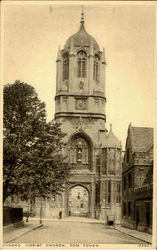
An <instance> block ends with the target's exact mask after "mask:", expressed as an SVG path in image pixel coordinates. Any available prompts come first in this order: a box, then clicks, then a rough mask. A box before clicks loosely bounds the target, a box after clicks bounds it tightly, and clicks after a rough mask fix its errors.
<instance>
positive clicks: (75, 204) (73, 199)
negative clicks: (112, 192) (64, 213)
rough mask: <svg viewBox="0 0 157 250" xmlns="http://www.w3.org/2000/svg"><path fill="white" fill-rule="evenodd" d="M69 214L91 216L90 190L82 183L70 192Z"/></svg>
mask: <svg viewBox="0 0 157 250" xmlns="http://www.w3.org/2000/svg"><path fill="white" fill-rule="evenodd" d="M68 205H69V216H81V217H88V216H89V192H88V190H87V189H86V188H85V187H83V186H80V185H77V186H74V187H72V188H71V189H70V192H69V202H68Z"/></svg>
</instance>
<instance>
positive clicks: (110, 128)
mask: <svg viewBox="0 0 157 250" xmlns="http://www.w3.org/2000/svg"><path fill="white" fill-rule="evenodd" d="M110 131H112V123H110Z"/></svg>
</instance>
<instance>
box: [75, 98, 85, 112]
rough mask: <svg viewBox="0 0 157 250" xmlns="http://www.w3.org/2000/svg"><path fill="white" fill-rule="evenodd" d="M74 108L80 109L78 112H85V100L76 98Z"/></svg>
mask: <svg viewBox="0 0 157 250" xmlns="http://www.w3.org/2000/svg"><path fill="white" fill-rule="evenodd" d="M75 108H76V109H80V110H85V109H86V99H85V98H77V99H76V105H75Z"/></svg>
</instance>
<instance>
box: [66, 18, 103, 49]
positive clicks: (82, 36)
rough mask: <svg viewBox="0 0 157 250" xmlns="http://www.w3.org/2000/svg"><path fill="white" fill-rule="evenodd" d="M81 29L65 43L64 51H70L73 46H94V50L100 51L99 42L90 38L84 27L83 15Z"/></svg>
mask: <svg viewBox="0 0 157 250" xmlns="http://www.w3.org/2000/svg"><path fill="white" fill-rule="evenodd" d="M80 23H81V25H80V29H79V31H78V32H77V33H75V34H74V35H72V36H70V37H69V38H68V40H67V41H66V43H65V46H64V49H69V48H71V46H74V47H90V46H91V45H92V46H93V49H95V50H97V51H99V45H98V43H97V41H96V40H95V39H94V38H93V37H92V36H90V35H89V34H88V33H87V31H86V30H85V27H84V17H83V13H82V18H81V22H80Z"/></svg>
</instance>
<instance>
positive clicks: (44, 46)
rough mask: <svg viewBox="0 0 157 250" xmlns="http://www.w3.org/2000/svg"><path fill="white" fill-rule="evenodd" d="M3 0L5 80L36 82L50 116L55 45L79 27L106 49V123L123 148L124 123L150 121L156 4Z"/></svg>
mask: <svg viewBox="0 0 157 250" xmlns="http://www.w3.org/2000/svg"><path fill="white" fill-rule="evenodd" d="M64 3H65V4H63V2H62V3H61V2H53V1H51V2H44V1H40V2H38V1H36V2H31V1H27V2H24V1H22V2H19V1H18V2H14V1H10V2H7V1H6V2H3V9H2V35H3V36H2V38H3V44H2V48H3V51H2V66H3V68H2V73H3V77H2V79H3V84H7V83H14V82H15V80H20V81H22V82H26V83H28V84H31V85H32V86H34V88H35V90H36V92H37V93H38V96H39V98H40V99H41V100H42V101H44V102H45V104H46V110H47V120H48V121H50V120H52V119H53V118H54V112H55V109H54V108H55V103H54V97H55V88H56V86H55V85H56V57H57V51H58V46H59V45H60V46H61V49H62V48H63V47H64V44H65V42H66V40H67V39H68V38H69V36H71V35H72V34H74V33H76V32H77V31H78V29H79V26H80V17H81V5H82V4H83V8H84V17H85V28H86V30H87V32H88V33H89V34H90V35H92V36H93V37H94V38H95V39H96V41H97V42H98V44H99V47H100V50H101V51H102V50H103V47H104V48H105V53H106V62H107V65H106V83H105V84H106V98H107V104H106V117H107V122H106V128H107V129H109V125H110V123H112V128H113V132H114V134H115V135H116V136H117V137H118V138H119V140H121V141H122V145H123V149H124V147H125V141H126V135H127V129H128V125H129V124H130V123H132V126H137V127H138V126H140V127H153V126H154V112H155V105H154V102H155V97H154V92H155V89H154V87H155V66H154V61H155V56H154V54H155V52H154V47H155V6H154V3H153V2H152V3H149V2H143V3H142V2H141V3H137V2H128V3H127V2H125V3H124V2H121V3H120V2H119V3H115V2H112V1H111V2H103V1H102V2H90V1H86V2H79V1H77V2H75V1H74V2H70V3H69V2H64Z"/></svg>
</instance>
